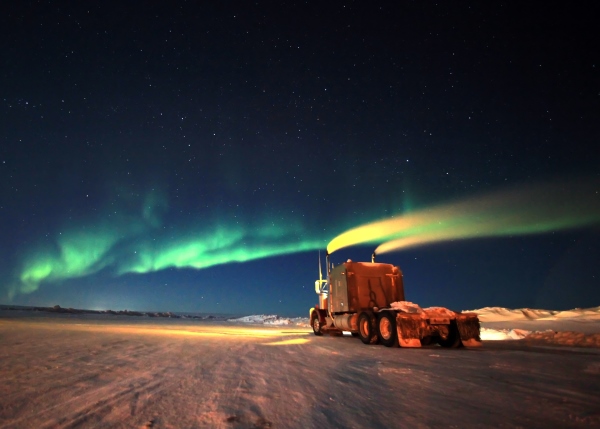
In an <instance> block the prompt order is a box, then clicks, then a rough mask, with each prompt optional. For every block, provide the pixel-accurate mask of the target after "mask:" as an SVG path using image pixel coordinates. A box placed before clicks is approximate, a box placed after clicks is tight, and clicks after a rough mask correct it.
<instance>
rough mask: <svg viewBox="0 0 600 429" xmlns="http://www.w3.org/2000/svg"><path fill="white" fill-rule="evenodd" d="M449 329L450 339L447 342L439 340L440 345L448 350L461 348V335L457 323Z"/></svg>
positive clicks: (452, 324)
mask: <svg viewBox="0 0 600 429" xmlns="http://www.w3.org/2000/svg"><path fill="white" fill-rule="evenodd" d="M448 328H449V329H448V330H449V333H448V337H447V338H446V339H445V340H444V339H443V338H440V339H438V344H439V345H440V346H442V347H447V348H456V347H460V334H459V333H458V327H457V326H456V322H452V323H451V324H450V326H449V327H448Z"/></svg>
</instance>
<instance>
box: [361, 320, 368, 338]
mask: <svg viewBox="0 0 600 429" xmlns="http://www.w3.org/2000/svg"><path fill="white" fill-rule="evenodd" d="M360 333H361V335H362V336H363V337H365V338H366V337H368V336H369V321H368V320H367V319H363V320H362V322H361V324H360Z"/></svg>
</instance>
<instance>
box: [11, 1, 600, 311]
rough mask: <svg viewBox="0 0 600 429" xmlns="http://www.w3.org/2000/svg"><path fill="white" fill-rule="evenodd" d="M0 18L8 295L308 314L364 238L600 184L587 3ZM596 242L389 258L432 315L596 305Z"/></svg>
mask: <svg viewBox="0 0 600 429" xmlns="http://www.w3.org/2000/svg"><path fill="white" fill-rule="evenodd" d="M205 3H206V4H205ZM0 12H1V14H0V16H1V18H0V20H1V25H0V28H1V29H2V30H1V31H2V37H1V38H0V45H1V47H2V52H3V59H2V68H1V70H0V73H1V76H2V79H1V83H0V85H1V86H0V87H1V88H2V91H1V94H0V98H1V99H0V102H1V105H0V109H1V112H2V116H1V118H2V119H1V129H2V133H1V134H0V139H1V140H0V141H1V143H0V177H1V179H2V180H1V184H0V219H1V220H2V222H1V225H0V239H1V240H2V243H3V245H2V255H1V261H0V272H1V273H2V281H1V282H0V302H3V303H15V304H33V305H54V304H60V305H62V306H66V307H67V306H73V307H82V308H113V309H122V308H128V309H136V310H165V311H169V310H170V311H188V312H195V311H197V312H233V313H256V312H270V313H279V314H288V315H302V314H307V311H308V308H309V307H310V306H311V305H313V304H314V302H316V295H315V294H314V289H313V285H314V280H315V279H316V275H317V251H318V250H319V249H320V250H321V251H324V249H325V248H326V246H327V244H328V243H329V242H330V240H332V239H333V238H334V237H336V236H337V235H338V234H340V233H342V232H344V231H345V230H347V229H349V228H352V227H356V226H358V225H361V224H364V223H367V222H370V221H374V220H379V219H385V218H388V217H390V216H395V217H399V216H401V215H402V214H404V213H410V212H412V211H415V210H421V209H426V208H427V207H429V206H431V205H436V204H440V203H452V202H453V201H459V200H461V199H464V198H470V197H472V196H477V195H486V194H489V193H493V192H497V191H499V190H500V191H501V190H502V189H505V188H512V189H518V188H519V187H521V186H527V185H529V184H531V183H544V182H545V181H554V182H555V183H556V182H557V181H558V182H560V181H562V180H564V181H565V182H566V181H569V180H571V179H574V178H577V179H578V180H588V179H589V180H590V181H593V182H594V183H597V181H598V173H599V171H598V166H599V165H600V164H599V157H598V152H599V151H598V141H599V137H600V125H599V121H598V117H599V113H600V105H599V103H600V95H599V94H600V79H599V73H598V71H599V68H600V62H599V61H598V59H599V58H598V52H600V46H599V43H598V41H597V37H596V36H597V31H596V27H595V26H596V23H595V21H594V19H593V18H594V17H593V14H592V13H590V10H587V8H585V7H584V6H583V5H582V6H577V5H576V6H572V5H570V6H569V7H568V8H567V7H566V6H561V7H558V6H549V5H545V6H544V8H543V9H540V8H538V7H537V6H534V5H514V4H511V5H509V4H506V3H502V2H492V3H490V2H486V3H485V4H478V3H477V4H466V3H463V4H460V5H457V4H435V3H429V2H397V4H395V5H389V4H386V3H381V4H373V3H369V4H367V3H361V2H327V3H324V2H309V3H308V4H305V3H286V2H219V3H218V4H217V3H216V2H210V3H209V2H201V3H197V2H145V3H144V5H143V6H142V5H141V4H139V3H137V2H111V1H108V2H95V3H77V4H72V3H70V2H37V1H36V2H33V1H23V2H17V3H13V4H5V5H2V6H1V7H0ZM581 178H583V179H581ZM591 198H592V199H593V198H595V199H596V200H595V202H594V204H596V205H595V207H597V204H598V201H597V199H598V193H597V192H596V193H595V195H593V196H592V197H591ZM576 209H577V207H574V210H576ZM599 238H600V237H599V234H598V228H597V222H596V223H595V225H594V222H591V223H590V225H589V226H587V227H585V228H577V229H567V230H562V229H559V228H557V229H556V230H549V231H545V232H544V233H542V234H537V235H514V236H513V235H508V236H504V237H502V238H487V239H485V238H480V239H476V240H467V241H456V240H455V241H451V242H445V243H438V244H433V245H427V246H422V247H416V248H410V249H407V250H403V251H398V252H393V253H388V254H386V255H382V256H381V257H380V259H379V260H380V261H381V262H390V263H394V264H397V265H400V266H401V268H402V269H403V271H404V274H405V283H406V294H407V299H409V300H411V301H414V302H418V303H420V304H422V305H439V306H447V307H451V308H455V309H466V308H476V307H483V306H496V305H501V306H509V307H524V306H528V307H546V308H553V309H564V308H569V307H576V306H579V307H587V306H595V305H599V304H600V287H599V286H600V284H599V283H600V282H599V278H600V269H599V268H598V264H597V262H596V261H597V260H598V256H599V247H600V246H599V245H600V240H599ZM376 244H377V243H374V244H373V245H365V246H359V247H353V248H349V249H342V250H340V251H338V252H336V253H334V254H333V255H332V256H333V258H332V259H333V261H334V262H337V263H339V262H341V261H343V260H345V259H346V258H348V257H351V258H352V259H355V260H368V259H369V258H370V254H371V252H372V250H373V248H374V247H375V246H376Z"/></svg>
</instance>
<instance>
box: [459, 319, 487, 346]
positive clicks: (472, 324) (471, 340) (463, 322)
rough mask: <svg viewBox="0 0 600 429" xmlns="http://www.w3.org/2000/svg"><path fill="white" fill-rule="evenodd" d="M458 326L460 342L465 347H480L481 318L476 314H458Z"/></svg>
mask: <svg viewBox="0 0 600 429" xmlns="http://www.w3.org/2000/svg"><path fill="white" fill-rule="evenodd" d="M456 325H457V326H458V332H459V334H460V341H461V343H462V345H463V346H464V347H480V346H481V337H480V336H479V330H480V325H479V318H478V317H477V314H476V313H457V314H456Z"/></svg>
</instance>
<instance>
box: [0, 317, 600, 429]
mask: <svg viewBox="0 0 600 429" xmlns="http://www.w3.org/2000/svg"><path fill="white" fill-rule="evenodd" d="M492 313H493V312H492ZM496 313H497V312H496ZM575 313H577V314H580V312H578V311H575ZM558 319H559V320H558V321H556V320H551V321H540V320H533V321H532V320H525V321H515V320H511V321H508V322H483V324H484V325H486V323H495V324H498V323H500V324H502V323H508V324H509V325H508V326H506V327H501V328H499V327H494V328H490V329H494V330H496V331H498V332H504V331H502V329H508V328H511V329H512V333H511V331H510V330H509V331H507V332H506V335H507V336H511V335H513V336H517V337H518V336H519V335H520V331H519V329H522V328H520V327H519V326H517V325H515V324H518V323H527V324H529V328H528V329H527V330H530V331H533V332H532V333H531V334H529V335H528V336H526V337H525V338H524V339H523V340H518V341H487V342H486V341H484V344H483V346H482V347H478V348H475V349H460V350H458V349H446V348H443V347H440V346H438V345H434V346H428V347H424V348H418V349H398V348H388V347H384V346H375V345H365V344H363V343H362V342H361V341H360V340H358V339H357V338H353V337H351V336H329V335H323V336H315V335H313V332H312V330H311V329H310V328H309V327H307V326H297V324H298V323H307V322H308V319H292V318H283V317H278V316H273V315H260V316H252V317H245V318H241V319H236V320H231V321H230V322H227V321H224V320H214V319H184V318H180V319H173V318H168V317H167V318H159V317H143V316H142V317H131V316H130V315H104V314H103V315H94V314H91V315H90V314H61V313H41V312H23V313H20V312H18V311H1V310H0V380H2V382H1V383H0V429H21V428H22V429H28V428H47V429H50V428H52V429H66V428H70V429H76V428H123V429H125V428H153V429H174V428H189V429H202V428H215V429H247V428H290V429H296V428H298V429H305V428H320V427H328V428H355V429H363V428H364V429H370V428H383V427H386V428H387V427H410V428H447V427H456V428H481V429H483V428H486V429H487V428H490V427H493V428H498V427H502V428H590V427H600V410H599V408H598V404H599V403H600V391H599V389H598V386H600V349H598V348H594V347H587V348H582V347H577V348H576V347H563V346H560V347H559V346H556V344H563V343H560V341H562V340H565V339H567V340H577V341H579V340H578V339H577V338H578V337H577V335H579V336H580V337H581V338H585V337H586V336H587V337H588V338H591V337H589V336H590V335H591V334H589V333H584V332H581V331H577V330H576V329H573V332H578V333H577V334H565V333H564V331H563V330H562V329H556V330H552V331H547V330H546V327H547V326H548V323H559V325H556V326H557V327H559V328H560V327H561V326H568V327H571V326H575V327H581V329H585V330H587V331H588V332H592V333H593V332H594V331H593V330H594V329H595V333H598V332H600V330H598V325H599V323H598V321H597V320H591V321H590V320H585V319H583V320H582V319H577V320H575V321H573V320H571V319H569V318H558ZM532 324H534V325H532ZM565 324H566V325H565ZM573 324H575V325H573ZM277 325H281V326H277ZM539 326H541V328H540V327H539ZM484 328H486V327H485V326H484ZM483 332H484V333H486V332H487V328H486V329H485V330H484V331H483ZM489 332H491V331H489ZM536 335H538V336H539V338H537V339H536V340H535V341H532V342H530V341H529V339H530V338H532V337H534V336H536ZM549 343H550V344H549ZM565 344H566V345H572V344H568V343H565ZM578 344H579V343H578ZM549 345H550V347H549Z"/></svg>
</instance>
